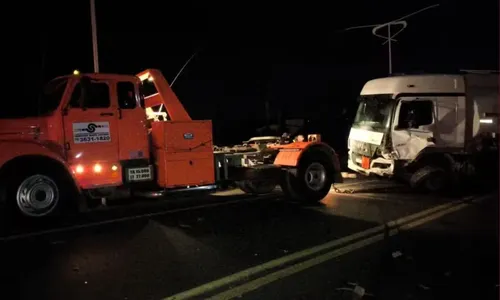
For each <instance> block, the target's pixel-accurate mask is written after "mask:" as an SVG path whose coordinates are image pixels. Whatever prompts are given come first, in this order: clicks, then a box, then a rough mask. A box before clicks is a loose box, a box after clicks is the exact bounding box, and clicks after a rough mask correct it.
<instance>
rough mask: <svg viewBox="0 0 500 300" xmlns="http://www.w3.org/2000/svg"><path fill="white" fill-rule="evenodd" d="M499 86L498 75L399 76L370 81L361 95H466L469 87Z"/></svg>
mask: <svg viewBox="0 0 500 300" xmlns="http://www.w3.org/2000/svg"><path fill="white" fill-rule="evenodd" d="M471 85H473V86H482V87H485V86H491V87H496V86H498V74H478V73H475V74H462V75H460V74H421V75H399V76H391V77H385V78H377V79H373V80H370V81H368V82H367V83H366V84H365V85H364V86H363V89H362V90H361V95H381V94H386V95H397V94H414V93H419V94H423V93H424V94H431V93H465V92H466V87H467V86H471Z"/></svg>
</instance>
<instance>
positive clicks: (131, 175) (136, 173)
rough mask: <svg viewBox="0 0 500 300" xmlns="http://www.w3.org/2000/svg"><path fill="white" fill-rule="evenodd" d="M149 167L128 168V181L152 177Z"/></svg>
mask: <svg viewBox="0 0 500 300" xmlns="http://www.w3.org/2000/svg"><path fill="white" fill-rule="evenodd" d="M151 173H152V172H151V167H150V166H149V167H144V168H130V169H128V170H127V178H128V181H145V180H151V179H153V175H152V174H151Z"/></svg>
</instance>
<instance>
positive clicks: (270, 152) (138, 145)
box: [0, 69, 341, 218]
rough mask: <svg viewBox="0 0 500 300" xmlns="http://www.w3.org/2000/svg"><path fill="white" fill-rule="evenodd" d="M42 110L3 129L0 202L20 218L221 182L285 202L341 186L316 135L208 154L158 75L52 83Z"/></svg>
mask: <svg viewBox="0 0 500 300" xmlns="http://www.w3.org/2000/svg"><path fill="white" fill-rule="evenodd" d="M146 88H149V89H150V90H151V89H152V90H153V92H151V93H150V94H149V95H148V96H144V90H145V89H146ZM40 105H41V106H42V108H43V109H41V110H40V111H41V113H40V114H39V115H37V116H35V117H27V116H25V117H21V118H10V119H0V200H1V201H2V203H4V204H5V206H4V207H6V208H7V209H8V211H9V213H13V214H16V215H19V216H22V217H32V218H40V217H47V216H53V215H60V214H63V213H65V212H67V210H69V209H77V210H78V209H80V210H82V209H85V208H86V207H88V206H87V205H86V204H87V203H88V200H89V199H106V198H109V197H118V196H117V195H127V196H130V195H131V194H133V195H144V194H145V193H146V194H149V195H150V196H158V197H160V196H165V195H166V194H168V192H169V191H172V190H178V189H188V190H189V189H197V188H207V187H216V186H217V184H218V183H219V182H222V181H225V182H227V181H231V182H236V183H237V184H238V186H242V187H243V190H244V191H245V192H247V193H253V194H260V193H268V192H271V191H272V190H273V189H274V188H275V187H276V186H277V185H280V186H281V189H282V190H283V192H284V193H285V195H287V196H288V197H289V198H293V199H295V200H300V201H319V200H321V199H322V198H324V197H325V196H326V194H327V193H328V192H329V190H330V188H331V184H332V183H333V182H337V181H339V180H341V176H340V167H339V162H338V159H337V156H336V155H335V151H334V150H333V149H332V148H330V147H329V146H328V145H326V144H324V143H322V142H321V141H320V140H319V139H320V137H318V136H314V135H313V136H310V138H311V140H309V141H301V142H293V141H292V142H290V141H283V142H281V143H276V144H274V145H270V146H269V147H266V149H264V150H262V151H260V150H259V151H257V150H255V151H254V152H251V151H250V152H248V151H245V152H241V151H240V152H238V151H236V150H234V149H225V150H220V149H218V150H214V146H213V143H212V122H211V121H210V120H192V119H191V117H190V116H189V114H188V113H187V112H186V110H185V109H184V107H183V105H182V104H181V102H180V101H179V99H178V98H177V96H176V95H175V93H174V92H173V91H172V90H171V88H170V86H169V84H168V82H167V80H165V78H164V77H163V75H162V73H161V72H160V71H159V70H154V69H149V70H146V71H143V72H141V73H140V74H138V75H136V76H132V75H118V74H101V73H99V74H80V73H78V72H75V73H74V74H72V75H67V76H62V77H58V78H56V79H53V80H52V81H50V82H49V83H48V84H47V85H46V86H45V88H44V91H43V93H42V97H41V101H40ZM313 139H316V140H313ZM270 159H271V160H270ZM262 186H264V188H262ZM259 187H260V188H259ZM118 198H119V197H118Z"/></svg>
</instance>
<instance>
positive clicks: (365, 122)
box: [353, 95, 395, 130]
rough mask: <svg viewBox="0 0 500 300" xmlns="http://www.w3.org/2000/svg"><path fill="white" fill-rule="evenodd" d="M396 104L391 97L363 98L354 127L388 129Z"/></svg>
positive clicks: (373, 96)
mask: <svg viewBox="0 0 500 300" xmlns="http://www.w3.org/2000/svg"><path fill="white" fill-rule="evenodd" d="M394 102H395V101H394V100H393V99H392V97H391V95H363V96H361V97H360V101H359V106H358V111H357V113H356V117H355V118H354V123H353V127H365V128H370V129H374V130H376V129H386V128H388V127H389V122H390V120H391V114H392V109H393V107H394Z"/></svg>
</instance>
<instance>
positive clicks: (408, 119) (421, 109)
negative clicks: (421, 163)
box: [392, 97, 436, 159]
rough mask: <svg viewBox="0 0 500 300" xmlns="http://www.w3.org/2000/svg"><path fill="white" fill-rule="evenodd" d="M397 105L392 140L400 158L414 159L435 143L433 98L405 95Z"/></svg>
mask: <svg viewBox="0 0 500 300" xmlns="http://www.w3.org/2000/svg"><path fill="white" fill-rule="evenodd" d="M400 100H401V101H400V102H399V104H398V106H397V109H396V111H397V114H396V120H397V123H396V124H395V127H394V131H393V133H392V142H393V147H394V149H395V150H396V151H397V152H398V153H399V158H400V159H414V158H415V157H416V156H417V155H418V153H420V151H422V150H423V149H424V148H426V147H428V146H430V145H435V142H436V140H435V137H434V119H435V108H434V101H433V100H432V99H415V98H411V97H410V98H407V97H403V98H401V99H400Z"/></svg>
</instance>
